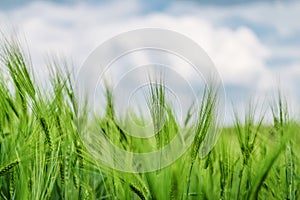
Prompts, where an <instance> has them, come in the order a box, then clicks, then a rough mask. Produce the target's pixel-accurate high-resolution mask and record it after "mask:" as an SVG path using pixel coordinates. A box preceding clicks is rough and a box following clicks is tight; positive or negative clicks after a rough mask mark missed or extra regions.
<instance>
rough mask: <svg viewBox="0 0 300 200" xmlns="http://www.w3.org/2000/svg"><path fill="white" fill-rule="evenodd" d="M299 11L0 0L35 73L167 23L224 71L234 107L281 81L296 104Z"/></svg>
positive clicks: (220, 4)
mask: <svg viewBox="0 0 300 200" xmlns="http://www.w3.org/2000/svg"><path fill="white" fill-rule="evenodd" d="M297 19H300V3H299V2H298V1H292V0H290V1H267V0H266V1H246V0H245V1H238V0H235V1H227V0H214V1H196V0H195V1H169V0H167V1H158V0H155V1H137V0H129V1H126V2H124V1H95V0H90V1H69V0H66V1H25V0H19V1H17V0H12V1H10V0H2V1H1V2H0V29H3V30H5V31H7V30H13V31H14V32H16V33H17V35H18V36H21V37H24V38H26V43H27V45H28V47H29V50H30V51H31V58H32V62H33V64H34V65H35V66H40V67H38V68H37V71H39V70H40V73H43V67H42V66H43V65H44V64H43V63H45V60H47V55H60V56H61V55H63V56H64V57H65V58H66V59H69V60H72V61H73V62H74V65H75V66H80V65H81V64H82V63H83V62H84V60H85V59H86V58H87V56H88V55H89V53H90V52H92V51H93V49H95V48H96V47H97V46H98V45H100V44H101V43H102V42H104V41H105V40H107V39H109V38H110V37H112V36H115V35H117V34H119V33H122V32H125V31H129V30H132V29H137V28H144V27H160V28H167V29H171V30H174V31H177V32H179V33H182V34H184V35H186V36H188V37H190V38H191V39H193V40H194V41H195V42H197V43H198V44H199V45H200V46H201V47H202V48H203V49H204V50H205V51H206V52H207V54H208V55H209V56H210V57H211V59H212V60H213V62H214V63H215V65H216V67H217V69H218V70H219V72H220V74H221V77H222V79H223V82H224V85H225V88H226V92H227V102H229V103H228V105H231V102H234V104H235V106H236V107H238V108H241V107H243V105H244V104H245V103H246V102H247V101H248V100H249V98H250V97H251V96H259V97H261V98H264V97H269V96H270V95H271V94H272V92H273V91H274V90H275V89H276V88H277V87H278V86H279V85H280V86H281V87H282V88H283V91H284V93H286V96H287V97H288V99H289V101H290V104H291V106H292V107H293V110H297V111H299V107H297V102H299V100H300V90H299V89H298V86H299V84H300V37H299V36H300V23H299V22H298V21H297ZM12 27H13V28H12ZM279 79H280V83H279V81H278V80H279ZM229 109H231V108H229ZM298 113H299V112H298Z"/></svg>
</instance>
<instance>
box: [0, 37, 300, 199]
mask: <svg viewBox="0 0 300 200" xmlns="http://www.w3.org/2000/svg"><path fill="white" fill-rule="evenodd" d="M0 48H1V53H0V59H1V64H0V65H1V67H0V76H1V78H0V199H22V200H23V199H36V200H41V199H53V200H57V199H72V200H73V199H157V200H160V199H162V200H163V199H268V200H269V199H300V167H299V166H300V165H299V162H300V158H299V152H300V147H299V144H300V136H299V130H300V129H299V121H297V120H296V119H293V118H291V116H290V115H289V111H288V105H287V103H286V100H285V97H284V96H283V95H281V93H280V92H277V93H276V94H274V96H275V97H276V98H275V100H274V103H271V104H270V105H269V107H268V108H266V112H270V113H272V119H273V121H272V123H266V119H265V117H264V116H265V114H264V113H265V111H261V110H259V109H258V108H257V106H256V103H255V102H253V103H250V104H249V105H245V107H246V114H245V116H239V115H238V114H237V115H236V116H235V118H234V120H233V122H232V124H233V125H232V126H226V127H225V126H224V127H221V135H220V137H219V139H218V141H217V143H216V145H215V147H214V148H213V149H212V151H210V153H209V154H208V155H207V156H205V157H203V158H200V157H199V156H198V155H199V153H200V147H201V146H202V144H203V141H204V138H205V137H206V136H207V134H211V132H209V129H210V128H211V127H213V126H214V124H215V123H216V119H215V113H217V112H218V110H217V106H216V102H217V100H218V93H217V92H216V90H214V87H210V86H207V88H206V89H205V92H204V93H203V95H202V98H201V99H200V100H201V103H200V106H199V108H195V109H197V110H198V112H197V113H198V116H197V120H196V122H195V123H194V124H190V125H189V126H187V127H185V128H186V129H189V127H194V129H193V131H195V134H194V138H192V139H193V140H192V141H193V142H192V145H191V146H190V147H189V148H188V149H187V151H186V152H185V153H184V154H183V155H182V156H181V157H180V158H179V159H177V160H176V161H175V162H174V163H172V164H171V165H169V166H167V167H165V168H162V169H159V170H157V171H154V172H147V173H126V172H120V171H117V170H113V169H111V168H109V167H107V166H106V165H104V164H103V163H101V162H100V161H99V160H98V159H96V158H95V157H94V156H93V155H92V154H91V153H90V151H89V150H88V149H86V147H85V145H84V144H83V142H82V141H81V139H80V135H82V134H84V131H85V130H86V129H85V127H87V126H93V127H95V129H97V130H100V133H101V134H105V136H106V137H107V138H109V139H110V140H111V141H112V142H113V143H114V144H115V145H117V146H119V147H120V148H123V149H124V150H127V151H134V152H148V151H151V150H155V149H160V148H161V147H163V146H164V145H166V144H167V143H169V141H170V140H171V139H172V138H173V137H174V136H175V135H176V134H177V132H178V130H179V129H181V128H184V127H180V126H182V125H179V123H178V122H177V121H176V118H175V117H174V113H173V111H172V108H171V107H170V106H169V105H168V103H167V102H166V100H165V93H164V90H163V88H162V87H160V86H154V87H152V88H150V91H151V95H150V98H149V99H150V100H149V101H151V102H152V103H153V102H155V103H158V104H160V105H161V106H162V107H164V108H165V109H166V110H167V118H166V119H165V122H164V124H163V126H162V128H160V129H159V131H158V133H157V134H156V135H155V137H154V138H152V140H150V141H149V142H148V143H147V142H145V141H140V140H139V139H136V138H133V137H132V136H128V135H127V134H126V133H125V132H124V131H122V129H120V127H119V126H118V124H117V123H116V120H115V112H117V111H116V110H114V101H113V96H112V93H111V91H110V90H109V89H107V91H106V107H104V108H103V110H104V113H105V115H98V116H94V117H93V118H92V119H91V118H89V117H88V111H87V107H88V106H79V103H78V100H77V98H76V90H75V89H74V78H73V75H72V73H69V72H68V70H63V69H66V68H65V63H64V62H61V65H60V62H53V63H52V64H50V65H51V66H50V67H49V76H50V79H49V82H47V87H42V86H40V84H37V82H36V77H35V76H34V75H33V74H34V73H33V71H32V67H30V66H31V64H30V62H29V59H27V56H26V55H27V54H25V53H24V51H23V50H22V48H21V47H20V45H19V43H18V42H14V41H10V42H7V41H6V42H3V43H1V47H0ZM35 67H38V66H35ZM51 69H55V70H51ZM151 102H150V103H151ZM137 116H138V115H137ZM160 117H161V115H160V113H159V112H155V111H153V112H152V113H151V118H152V121H153V122H154V124H157V123H158V122H159V121H160ZM189 117H190V116H187V118H186V123H187V124H188V121H189ZM137 120H139V121H141V123H142V122H143V120H144V119H137ZM124 121H126V119H124ZM133 131H134V130H133ZM100 148H101V147H100ZM170 153H171V152H170ZM126 164H127V163H124V165H126Z"/></svg>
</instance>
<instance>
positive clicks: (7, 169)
mask: <svg viewBox="0 0 300 200" xmlns="http://www.w3.org/2000/svg"><path fill="white" fill-rule="evenodd" d="M19 163H20V161H19V160H16V161H14V162H12V163H10V164H8V165H7V166H5V167H3V168H0V176H3V175H5V174H7V173H9V172H10V171H11V169H13V168H14V167H16V166H17V165H18V164H19Z"/></svg>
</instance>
